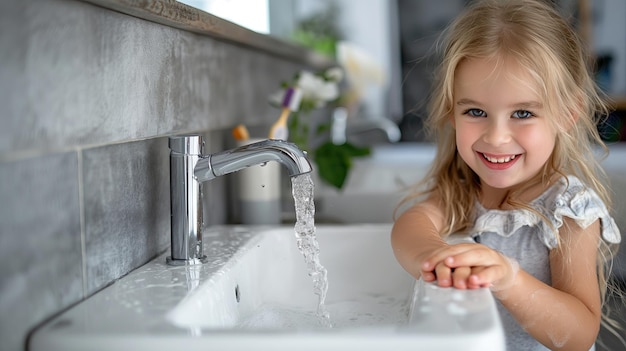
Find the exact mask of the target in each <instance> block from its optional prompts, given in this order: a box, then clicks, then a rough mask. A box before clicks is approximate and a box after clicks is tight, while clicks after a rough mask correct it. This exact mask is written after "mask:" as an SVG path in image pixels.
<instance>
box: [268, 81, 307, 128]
mask: <svg viewBox="0 0 626 351" xmlns="http://www.w3.org/2000/svg"><path fill="white" fill-rule="evenodd" d="M301 99H302V92H301V91H300V89H298V88H291V87H290V88H287V90H285V95H284V97H283V103H282V107H283V109H282V111H281V113H280V117H278V120H276V122H275V123H274V124H273V125H272V128H270V134H269V138H270V139H281V140H287V138H288V137H289V130H288V129H287V119H288V118H289V114H290V113H291V111H298V109H299V108H300V100H301Z"/></svg>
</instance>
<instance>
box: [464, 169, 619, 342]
mask: <svg viewBox="0 0 626 351" xmlns="http://www.w3.org/2000/svg"><path fill="white" fill-rule="evenodd" d="M530 205H531V206H532V207H533V208H534V209H535V210H537V211H539V212H540V213H541V214H543V215H544V216H545V217H546V218H548V219H550V221H551V223H550V224H551V225H550V224H548V223H546V222H545V220H544V219H543V218H541V216H538V215H537V214H535V213H533V212H530V211H528V210H525V209H514V210H493V209H485V208H484V207H483V206H482V205H480V204H479V203H478V204H477V209H476V220H475V221H474V223H475V225H474V228H473V229H472V230H471V232H470V236H471V237H472V238H474V240H475V241H477V242H480V243H482V244H484V245H486V246H488V247H490V248H493V249H495V250H498V251H500V252H502V253H503V254H504V255H506V256H508V257H511V258H514V259H515V260H516V261H517V262H518V263H519V265H520V268H522V269H524V270H525V271H526V272H528V273H529V274H531V275H533V276H534V277H536V278H537V279H539V280H541V281H543V282H544V283H546V284H551V282H552V277H551V273H550V261H549V254H550V250H552V249H554V248H556V246H557V243H558V240H557V235H558V228H560V227H561V226H562V225H563V217H569V218H571V219H573V220H574V221H575V222H576V223H577V224H578V225H579V226H580V227H582V228H586V227H587V226H589V225H590V224H592V223H594V222H595V221H596V220H598V219H599V220H600V225H601V228H602V229H601V232H602V233H601V235H602V240H604V241H605V242H607V243H610V244H618V243H619V242H620V232H619V229H618V227H617V225H616V224H615V221H614V220H613V218H612V217H611V216H610V215H609V212H608V210H607V208H606V206H605V204H604V203H603V202H602V200H601V199H600V197H599V196H598V195H597V194H596V193H595V192H594V191H593V190H592V189H589V188H587V187H586V186H585V185H584V184H583V183H582V182H581V181H580V180H579V179H578V178H576V177H574V176H568V177H567V178H565V177H563V178H561V179H560V180H559V181H557V182H556V183H555V184H554V185H552V186H551V187H550V188H548V189H547V190H546V191H545V192H544V193H543V194H541V195H539V197H537V198H536V199H534V200H533V201H531V203H530ZM552 228H556V229H557V231H555V230H553V229H552ZM498 310H499V312H500V317H501V319H502V324H503V327H504V329H505V332H506V337H507V350H509V351H511V350H548V349H547V348H545V347H544V346H543V345H541V344H540V343H539V342H537V341H536V340H535V339H534V338H533V337H531V336H530V335H529V334H528V333H526V332H525V331H524V330H523V328H522V327H521V326H520V325H519V324H518V323H517V322H516V321H515V320H514V319H513V317H512V316H511V315H510V314H509V313H508V311H507V310H506V309H505V308H504V307H503V306H502V305H500V304H499V303H498Z"/></svg>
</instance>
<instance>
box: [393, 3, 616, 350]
mask: <svg viewBox="0 0 626 351" xmlns="http://www.w3.org/2000/svg"><path fill="white" fill-rule="evenodd" d="M546 3H548V2H547V1H543V2H542V1H539V0H493V1H478V2H474V3H473V5H472V6H471V7H469V8H468V9H467V10H466V12H464V14H462V15H461V16H460V17H459V18H458V19H457V20H456V21H455V22H454V23H453V24H452V26H451V27H450V28H449V31H448V32H447V41H446V44H445V46H444V57H443V61H442V64H441V67H440V70H439V72H438V73H439V77H438V78H439V80H438V82H437V84H436V85H435V90H434V94H433V96H432V98H431V105H430V115H429V121H428V122H429V123H428V124H429V125H430V126H431V127H432V128H433V129H434V130H436V131H437V145H438V151H437V156H436V159H435V161H434V165H433V167H432V169H431V171H430V174H429V176H428V177H427V178H426V179H425V181H424V183H422V184H421V185H420V186H419V189H421V191H417V192H416V193H415V194H412V196H411V197H410V198H411V199H419V200H418V201H420V202H418V203H417V204H415V205H413V206H412V207H410V208H409V209H408V210H407V211H405V212H404V213H403V214H402V215H401V216H400V217H399V218H398V219H397V220H396V222H395V225H394V227H393V231H392V246H393V248H394V252H395V255H396V257H397V259H398V261H399V262H400V264H401V265H402V266H403V267H404V268H405V269H406V270H407V271H408V272H409V273H411V274H412V275H413V276H415V277H416V278H419V277H422V278H423V279H424V280H425V281H427V282H435V281H436V284H438V285H439V286H441V287H454V288H458V289H476V288H481V287H488V288H490V289H491V291H492V293H493V295H494V297H495V298H496V299H497V301H498V308H499V310H500V315H501V320H502V323H503V326H504V328H505V331H506V337H507V347H508V349H509V350H545V348H546V347H547V348H549V349H564V350H589V349H591V348H593V347H594V342H595V340H596V337H597V335H598V331H599V328H600V321H601V316H602V312H601V311H602V305H603V302H604V295H605V292H606V287H607V280H606V276H607V274H608V273H607V272H605V270H604V267H605V263H606V262H607V260H609V259H610V258H611V257H612V255H613V254H614V253H615V251H616V248H617V245H616V244H618V243H619V242H620V233H619V229H618V228H617V226H616V224H615V222H614V220H613V219H612V218H611V217H610V215H609V211H608V206H609V204H610V201H609V196H608V191H607V188H605V186H604V184H606V183H605V182H604V180H601V179H600V178H599V173H602V172H601V170H600V167H599V165H598V162H597V161H596V160H597V155H596V153H594V152H595V151H596V150H597V149H602V148H603V149H604V150H605V151H606V147H605V146H604V144H603V143H602V141H601V139H600V137H599V135H598V132H597V129H596V122H597V121H596V117H597V116H601V115H604V114H605V113H606V108H605V105H604V104H603V102H602V100H601V98H600V97H599V95H598V92H597V90H596V86H595V84H594V82H593V80H592V77H591V76H590V74H589V72H588V70H587V66H586V62H585V56H584V54H583V50H582V46H581V43H580V41H579V40H578V39H577V37H576V35H575V33H574V32H573V30H572V29H571V28H570V27H569V26H568V24H567V22H565V21H564V19H563V18H561V17H560V16H559V14H558V13H557V12H556V11H555V10H554V9H553V8H552V7H550V5H547V4H546ZM424 189H425V190H424ZM452 233H467V234H468V235H469V236H471V237H472V238H474V241H475V242H476V243H465V244H457V245H449V244H447V243H446V241H445V238H446V237H447V236H448V235H449V234H452Z"/></svg>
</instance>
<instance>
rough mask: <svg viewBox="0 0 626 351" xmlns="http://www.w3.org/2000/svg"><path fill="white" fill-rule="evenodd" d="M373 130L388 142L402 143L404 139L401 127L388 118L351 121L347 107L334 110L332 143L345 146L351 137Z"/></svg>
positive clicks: (331, 130)
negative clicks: (383, 136) (382, 134)
mask: <svg viewBox="0 0 626 351" xmlns="http://www.w3.org/2000/svg"><path fill="white" fill-rule="evenodd" d="M373 130H379V131H381V132H383V133H384V134H385V136H386V137H387V141H389V142H391V143H395V142H398V141H400V138H401V137H402V135H401V132H400V127H398V125H397V124H396V123H394V122H393V121H392V120H390V119H388V118H385V117H379V118H372V117H369V118H368V117H361V118H352V120H351V121H349V118H348V111H347V109H346V108H345V107H337V108H335V109H334V111H333V115H332V120H331V127H330V135H331V141H332V143H333V144H335V145H341V144H344V143H345V142H346V141H348V139H349V136H351V135H357V134H361V133H365V132H370V131H373Z"/></svg>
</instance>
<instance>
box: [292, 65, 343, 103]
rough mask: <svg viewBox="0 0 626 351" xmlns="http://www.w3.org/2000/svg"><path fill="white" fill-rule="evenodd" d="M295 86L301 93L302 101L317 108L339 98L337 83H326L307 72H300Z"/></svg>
mask: <svg viewBox="0 0 626 351" xmlns="http://www.w3.org/2000/svg"><path fill="white" fill-rule="evenodd" d="M296 86H297V87H298V88H300V90H301V91H302V99H303V100H308V101H310V102H312V103H313V104H314V105H315V107H318V108H319V107H324V105H326V103H327V102H328V101H332V100H335V99H336V98H337V97H339V87H338V86H337V83H335V82H327V81H325V80H324V79H322V78H321V77H318V76H316V75H314V74H313V73H311V72H309V71H302V72H300V77H299V78H298V81H297V82H296Z"/></svg>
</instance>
